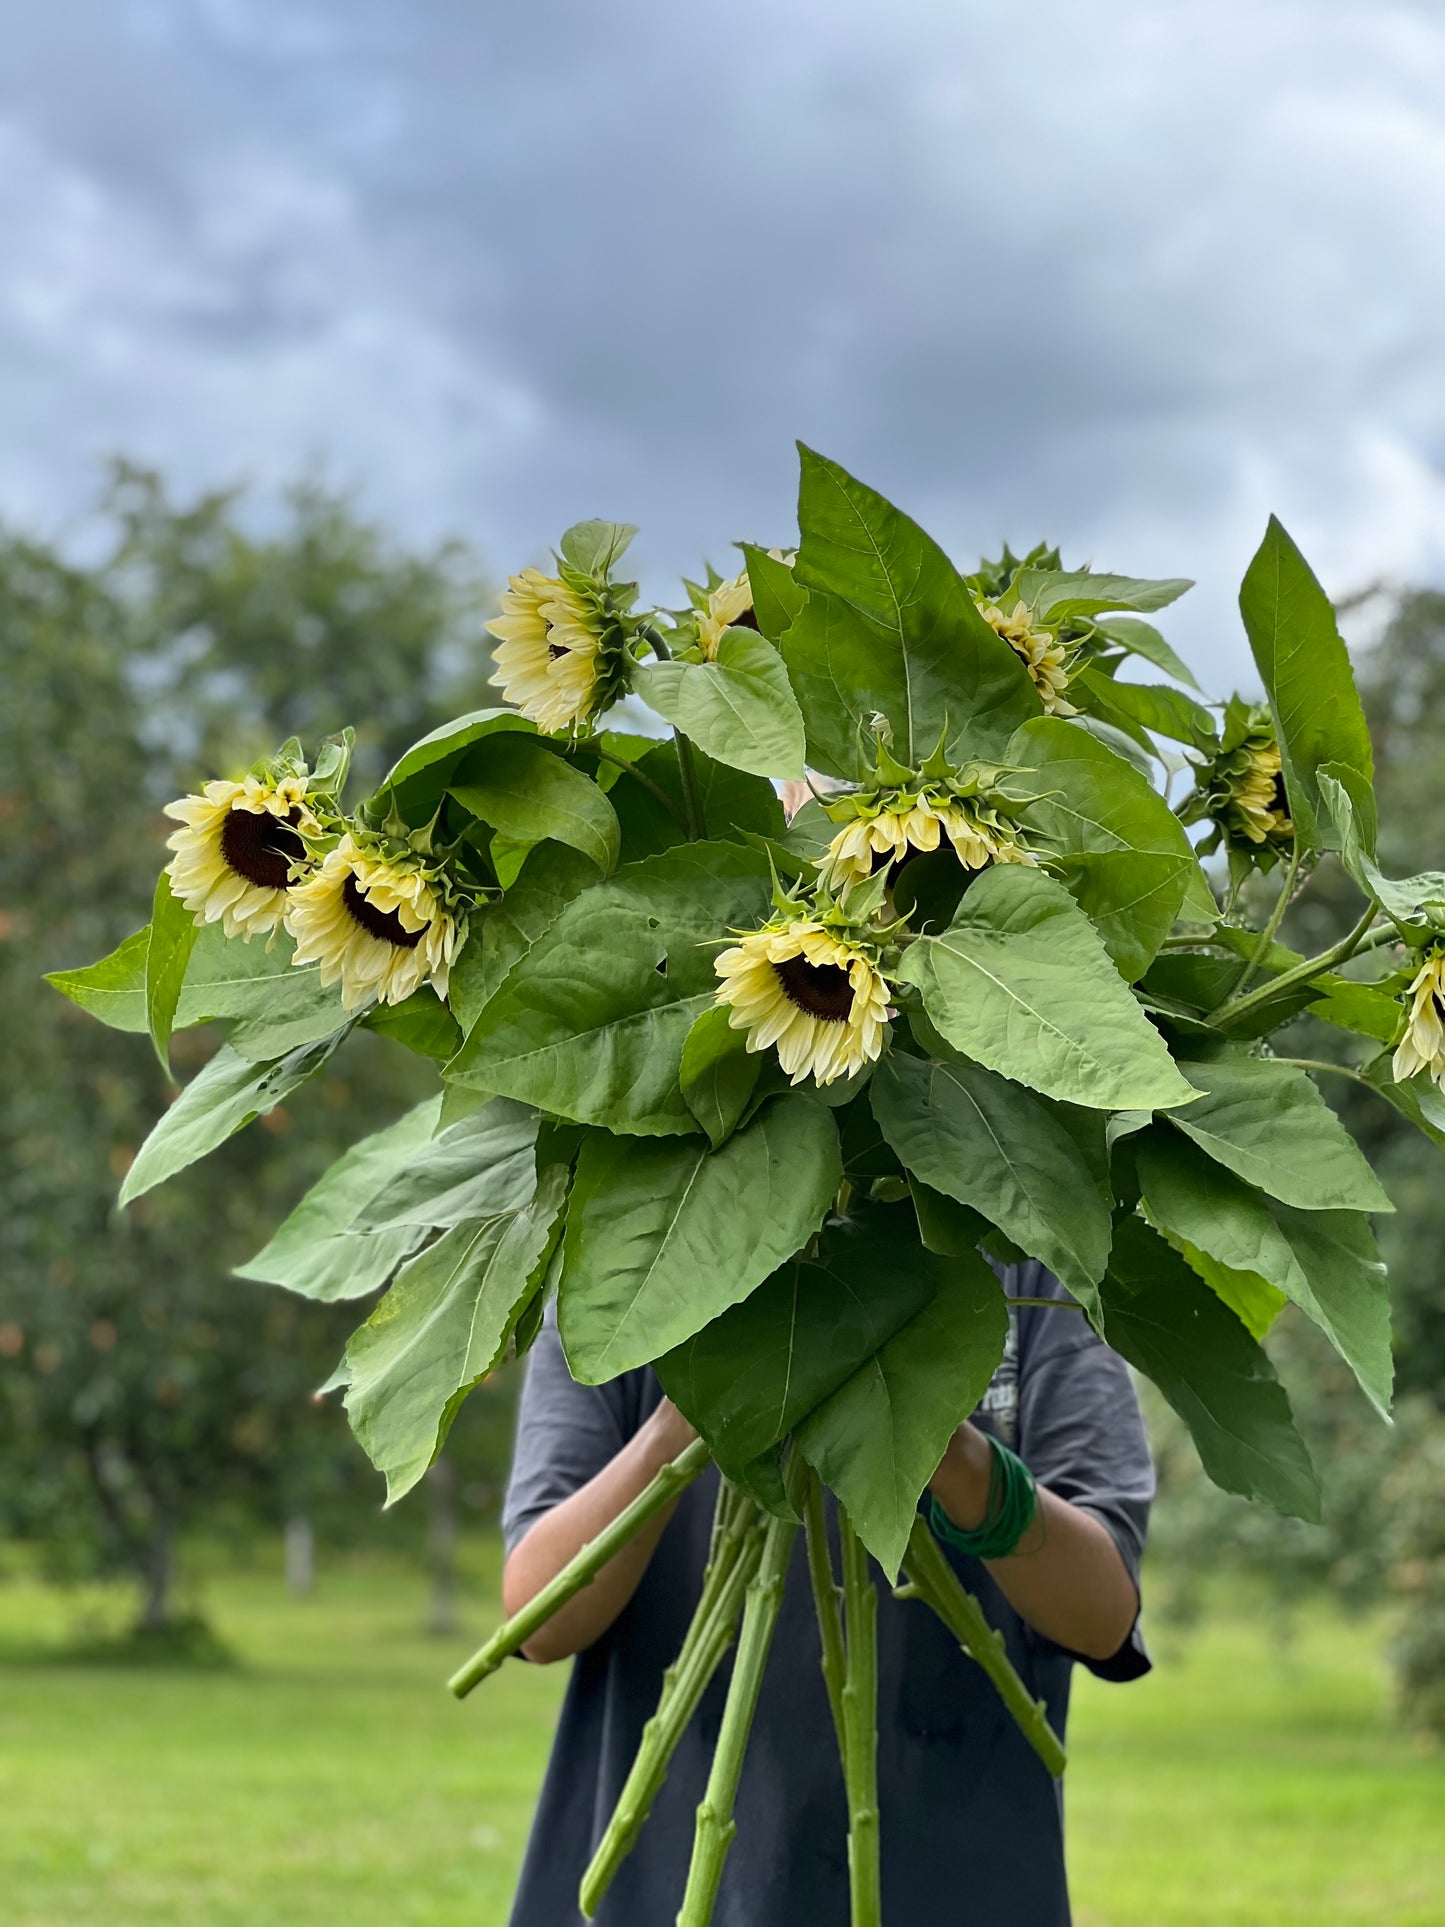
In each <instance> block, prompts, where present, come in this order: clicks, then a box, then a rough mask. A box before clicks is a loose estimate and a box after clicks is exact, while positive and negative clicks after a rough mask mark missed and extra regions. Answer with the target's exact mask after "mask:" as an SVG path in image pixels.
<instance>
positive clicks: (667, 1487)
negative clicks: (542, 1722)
mask: <svg viewBox="0 0 1445 1927" xmlns="http://www.w3.org/2000/svg"><path fill="white" fill-rule="evenodd" d="M707 1462H708V1449H707V1445H706V1444H705V1442H704V1441H703V1440H702V1439H694V1440H693V1442H692V1444H691V1445H690V1446H688V1448H687V1450H686V1451H685V1452H683V1453H680V1454H679V1455H678V1457H677V1458H675V1459H674V1460H673V1461H672V1463H671V1464H670V1465H665V1466H663V1468H662V1470H661V1471H660V1472H659V1473H658V1475H657V1477H656V1478H655V1479H654V1480H653V1481H652V1483H651V1484H650V1485H647V1486H644V1488H643V1489H642V1491H641V1492H639V1493H638V1495H637V1497H636V1498H635V1499H634V1500H633V1501H632V1504H631V1505H629V1506H627V1507H626V1508H625V1509H624V1510H623V1511H621V1512H619V1513H618V1515H617V1517H616V1518H615V1519H614V1520H613V1521H612V1523H611V1525H610V1526H608V1527H606V1529H605V1530H604V1531H602V1532H599V1533H598V1535H597V1537H596V1538H595V1539H589V1540H588V1542H587V1544H586V1545H585V1546H583V1547H582V1549H581V1551H580V1552H578V1553H577V1555H576V1556H575V1558H573V1559H572V1560H571V1561H570V1562H569V1563H568V1564H567V1565H565V1566H564V1567H563V1568H562V1570H561V1571H560V1572H559V1573H558V1574H557V1576H556V1578H555V1579H553V1580H550V1581H549V1582H548V1583H547V1584H546V1585H545V1586H543V1588H542V1590H541V1591H540V1592H539V1593H538V1594H537V1596H536V1598H535V1599H533V1600H532V1601H531V1602H530V1603H529V1604H528V1605H525V1606H524V1607H523V1608H522V1610H521V1611H520V1612H519V1613H514V1614H513V1616H512V1617H511V1618H510V1619H509V1620H508V1621H507V1623H506V1624H505V1625H504V1626H499V1627H498V1628H497V1630H496V1632H494V1633H493V1634H492V1636H491V1638H490V1639H489V1640H488V1641H487V1643H486V1645H485V1646H483V1647H481V1648H480V1649H479V1650H478V1651H477V1652H475V1653H473V1655H472V1657H471V1658H470V1659H469V1660H468V1661H467V1663H466V1665H465V1666H463V1667H461V1668H460V1669H459V1671H457V1672H455V1673H453V1675H452V1677H451V1678H450V1679H449V1680H448V1681H447V1685H448V1686H449V1687H450V1689H451V1691H452V1692H453V1693H455V1694H456V1696H457V1698H458V1699H465V1698H466V1696H467V1694H468V1693H470V1692H471V1690H472V1688H473V1687H474V1686H476V1685H477V1684H478V1683H479V1682H480V1681H482V1680H484V1679H485V1678H486V1677H487V1675H488V1674H489V1673H495V1672H496V1670H497V1668H498V1667H499V1666H500V1665H501V1664H502V1662H503V1660H506V1659H510V1658H511V1656H512V1654H513V1653H516V1652H520V1651H521V1649H522V1647H523V1646H525V1645H526V1643H527V1641H528V1640H529V1639H530V1638H531V1637H532V1635H533V1633H535V1632H536V1630H537V1628H538V1627H539V1626H545V1625H546V1623H547V1621H548V1620H549V1619H550V1618H551V1617H552V1615H553V1613H555V1612H559V1611H560V1610H561V1608H562V1607H563V1606H565V1605H566V1604H567V1601H568V1600H569V1599H574V1598H575V1597H576V1596H577V1594H578V1593H579V1592H581V1590H582V1588H583V1587H584V1586H586V1585H590V1584H591V1582H592V1580H594V1579H595V1578H596V1577H597V1574H598V1573H599V1572H601V1570H602V1568H603V1567H604V1566H605V1565H606V1564H607V1562H608V1560H609V1559H611V1558H612V1557H613V1556H614V1555H615V1554H616V1553H617V1552H619V1551H620V1550H621V1549H622V1547H623V1546H625V1545H626V1544H627V1541H628V1540H629V1539H630V1538H631V1537H632V1536H633V1534H634V1533H636V1532H640V1531H641V1530H642V1528H643V1526H645V1525H646V1524H647V1521H648V1520H649V1519H650V1518H651V1517H652V1515H653V1514H654V1513H655V1512H659V1511H660V1510H661V1509H662V1507H663V1506H665V1505H666V1504H667V1503H668V1501H669V1500H670V1499H675V1498H676V1497H677V1495H678V1493H679V1492H681V1491H682V1490H683V1489H684V1488H685V1487H686V1486H689V1485H691V1484H692V1482H693V1480H694V1479H695V1478H696V1477H697V1475H698V1474H699V1473H700V1472H701V1471H702V1469H703V1467H704V1466H705V1465H706V1464H707Z"/></svg>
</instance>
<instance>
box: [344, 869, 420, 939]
mask: <svg viewBox="0 0 1445 1927" xmlns="http://www.w3.org/2000/svg"><path fill="white" fill-rule="evenodd" d="M341 901H342V902H343V903H344V904H345V905H346V907H347V909H348V910H349V911H350V912H351V915H352V918H353V919H354V921H355V922H357V923H359V924H360V925H361V927H362V929H363V930H364V931H365V932H366V934H367V936H368V937H376V938H377V939H379V941H380V942H382V943H394V944H395V945H396V947H397V949H398V950H415V949H416V947H417V945H418V944H419V943H420V942H421V940H422V936H423V932H422V931H420V930H407V929H404V928H403V927H402V921H401V918H400V917H399V916H398V915H397V914H396V912H395V910H378V909H377V907H376V905H375V904H374V903H371V902H369V901H368V900H367V898H366V897H364V896H363V895H362V893H361V886H360V884H359V883H358V882H357V881H356V878H355V877H354V876H348V877H347V879H346V881H345V883H343V884H342V886H341Z"/></svg>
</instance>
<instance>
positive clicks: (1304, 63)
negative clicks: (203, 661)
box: [0, 0, 1445, 685]
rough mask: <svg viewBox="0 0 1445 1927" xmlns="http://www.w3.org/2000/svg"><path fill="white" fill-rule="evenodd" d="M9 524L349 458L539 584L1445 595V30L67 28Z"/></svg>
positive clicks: (463, 8) (661, 18) (9, 309)
mask: <svg viewBox="0 0 1445 1927" xmlns="http://www.w3.org/2000/svg"><path fill="white" fill-rule="evenodd" d="M0 222H3V232H4V247H3V250H0V263H3V266H0V417H3V431H4V432H3V434H0V513H5V514H8V515H10V516H11V517H16V518H20V519H21V520H23V521H25V522H27V523H29V524H32V525H38V526H41V527H44V528H49V529H54V528H58V527H61V526H64V525H67V524H68V523H70V522H71V521H72V520H73V518H74V517H75V516H76V515H77V514H78V513H79V511H80V510H81V508H82V507H83V505H84V503H85V502H86V500H87V499H88V498H89V496H90V495H91V494H92V492H93V489H94V485H95V480H96V476H97V472H98V463H99V460H100V458H101V457H103V456H104V455H105V454H106V453H107V452H110V451H115V450H123V451H125V452H127V453H129V454H132V455H135V456H138V457H141V458H144V459H149V460H153V461H156V462H158V463H160V464H162V465H163V466H164V467H165V468H166V469H167V470H168V471H169V473H170V474H171V475H172V476H173V477H174V478H175V479H176V481H177V482H178V483H179V484H181V485H183V486H186V487H190V486H196V485H201V484H204V483H210V482H215V481H219V480H224V479H229V478H231V477H234V476H237V475H239V474H245V475H249V476H251V477H252V478H254V479H255V480H256V481H257V482H258V483H260V484H261V485H262V486H263V487H270V486H273V485H274V484H275V483H277V482H278V481H280V480H283V479H285V478H286V477H288V476H291V475H294V474H295V473H297V471H298V470H299V469H301V468H303V467H304V466H306V465H307V464H318V463H320V464H324V465H325V467H326V469H327V472H329V473H330V474H331V475H332V476H333V477H334V478H336V479H338V480H341V481H345V482H347V483H348V484H352V485H354V486H355V487H356V488H357V490H358V492H359V493H360V495H361V497H362V500H363V501H364V503H365V504H366V505H367V506H368V507H369V508H370V509H371V510H373V511H375V512H376V513H378V514H381V515H383V516H385V517H386V518H387V519H389V520H390V521H391V522H392V523H394V524H395V525H396V526H398V527H399V528H400V529H401V530H402V531H404V532H405V533H406V534H407V535H409V536H413V537H430V536H433V535H438V534H442V533H451V532H461V533H463V534H465V535H467V536H469V537H470V538H471V539H472V540H473V541H474V542H475V543H476V544H477V545H478V547H479V548H480V550H481V552H482V554H483V557H484V559H485V560H486V561H488V562H489V563H490V564H491V565H492V566H493V567H494V568H496V569H505V568H509V567H516V566H520V564H521V563H522V562H523V561H526V560H531V559H536V558H537V556H538V554H539V552H541V551H542V550H543V549H544V548H545V546H546V545H547V543H548V542H549V541H551V540H553V539H554V538H555V536H556V534H557V533H559V532H560V530H561V529H562V527H563V526H565V524H566V523H568V522H569V521H571V520H574V519H576V518H577V517H579V516H581V515H588V514H599V513H600V514H606V515H613V516H616V517H618V518H622V519H628V520H633V521H637V522H640V523H642V525H643V528H644V536H643V540H642V543H641V544H640V559H641V562H642V565H643V568H644V571H645V573H646V578H647V581H648V583H649V586H651V587H652V588H653V589H654V591H655V592H657V593H659V594H663V595H665V594H667V593H668V592H669V589H670V584H671V579H672V578H673V577H675V576H676V574H677V573H679V572H681V571H682V570H684V569H691V568H692V567H693V566H694V565H695V563H696V561H697V559H698V558H699V556H700V555H702V554H704V553H706V554H710V555H711V556H712V557H713V558H714V560H716V561H719V562H725V561H726V559H727V546H726V545H727V543H728V542H729V541H730V540H731V539H733V538H735V537H739V536H746V537H757V538H761V539H763V540H766V541H776V540H780V539H785V538H786V537H787V536H788V534H789V532H790V528H791V502H792V495H793V486H794V484H793V453H792V440H793V438H794V437H795V436H801V437H802V438H803V439H805V440H807V441H809V442H811V443H813V444H814V445H815V446H817V447H819V448H821V449H823V450H824V451H825V452H826V453H828V454H830V455H833V456H835V457H837V458H838V459H839V460H841V461H843V462H845V463H846V464H847V465H848V466H849V467H851V468H852V469H854V470H855V471H856V472H858V473H860V474H861V475H862V476H863V477H864V478H865V479H867V480H869V481H871V482H873V483H874V484H875V485H877V486H878V487H880V488H882V489H884V490H885V491H886V492H888V493H889V494H891V495H893V497H894V498H895V499H896V500H898V501H899V502H900V503H902V504H903V505H904V506H906V507H907V508H909V509H910V510H911V511H912V512H913V513H914V514H915V515H917V516H918V518H919V519H920V520H922V521H923V522H924V523H925V524H926V525H927V526H928V527H930V528H931V529H932V531H933V532H934V533H935V534H937V535H938V536H939V537H940V539H941V540H943V541H944V542H945V544H946V545H947V546H948V547H950V548H951V549H952V550H953V552H954V553H955V554H957V555H958V556H960V557H962V558H971V557H972V556H974V555H976V554H977V553H978V552H979V550H980V548H985V549H987V548H992V547H994V546H995V545H996V544H997V542H998V540H999V539H1000V537H1002V536H1004V535H1008V536H1009V537H1010V538H1011V539H1012V540H1013V542H1014V543H1015V544H1016V545H1018V544H1023V543H1027V542H1029V541H1031V540H1032V539H1034V537H1035V535H1036V534H1038V533H1044V532H1047V533H1048V535H1049V536H1050V537H1051V538H1052V539H1054V540H1058V541H1061V542H1063V543H1064V544H1065V548H1066V553H1067V554H1068V555H1070V556H1072V557H1073V558H1075V559H1083V558H1086V557H1089V558H1092V559H1094V560H1095V561H1096V562H1097V563H1098V564H1100V565H1104V566H1109V567H1113V568H1116V569H1125V570H1131V571H1134V572H1139V573H1158V574H1189V575H1195V576H1197V577H1198V578H1199V582H1200V587H1199V588H1198V589H1197V590H1196V591H1195V592H1194V594H1193V596H1191V597H1190V598H1189V600H1188V602H1187V603H1186V604H1184V605H1181V609H1180V611H1179V613H1178V615H1177V617H1176V618H1174V619H1173V621H1172V624H1171V628H1172V633H1173V634H1174V635H1175V636H1176V638H1177V639H1179V640H1181V641H1182V642H1184V644H1185V645H1186V647H1188V648H1190V649H1191V650H1192V651H1193V652H1194V653H1195V654H1196V656H1197V657H1198V658H1199V659H1200V660H1202V661H1203V662H1204V663H1206V664H1207V665H1208V668H1209V673H1210V674H1211V676H1212V679H1213V680H1214V681H1215V683H1216V685H1222V684H1223V683H1224V682H1225V681H1226V680H1227V679H1228V678H1229V677H1231V676H1233V675H1236V674H1239V673H1242V663H1243V646H1242V642H1241V640H1240V638H1239V632H1238V619H1237V616H1236V614H1235V612H1234V601H1233V595H1234V588H1235V586H1236V585H1237V582H1238V578H1239V575H1240V573H1241V571H1242V568H1243V566H1244V563H1245V562H1246V561H1247V559H1248V556H1249V553H1250V551H1251V549H1252V548H1253V546H1254V543H1255V542H1256V541H1257V539H1258V536H1259V534H1260V532H1261V530H1262V527H1263V523H1264V519H1265V516H1266V514H1267V512H1268V511H1269V510H1270V509H1271V508H1273V509H1275V510H1277V511H1278V512H1279V513H1280V514H1281V515H1282V516H1283V517H1284V519H1285V521H1286V522H1287V523H1288V524H1289V526H1290V527H1291V529H1292V530H1293V532H1294V533H1295V535H1296V537H1297V538H1298V539H1299V540H1300V541H1301V542H1302V544H1303V545H1304V546H1305V548H1306V551H1307V553H1309V554H1310V555H1311V556H1312V557H1313V558H1314V560H1315V562H1316V565H1317V567H1318V568H1319V570H1320V572H1321V574H1322V575H1323V576H1324V578H1325V580H1326V583H1327V585H1328V586H1330V587H1331V588H1332V589H1338V588H1343V587H1346V586H1350V585H1353V584H1356V583H1358V582H1360V581H1361V580H1363V579H1365V578H1368V577H1371V576H1373V575H1375V574H1377V573H1381V572H1385V573H1388V574H1392V575H1397V576H1400V577H1404V578H1426V577H1429V578H1433V579H1439V578H1441V577H1442V575H1445V485H1442V470H1445V8H1442V6H1441V5H1440V4H1438V0H1437V3H1436V4H1428V3H1426V4H1417V5H1393V6H1392V5H1388V4H1380V0H1207V3H1206V0H1144V3H1141V4H1130V3H1128V0H1102V3H1101V4H1099V5H1095V6H1091V7H1080V6H1077V5H1070V4H1062V0H1045V3H1044V4H1035V5H1028V4H1020V3H1019V0H1013V4H1004V0H971V3H970V4H966V5H958V4H950V3H949V0H890V4H889V5H887V6H884V7H880V6H878V5H877V4H876V0H867V4H865V3H864V0H782V3H781V4H779V0H773V4H769V5H765V4H760V3H758V4H729V3H728V0H723V3H722V4H714V5H711V6H706V7H704V6H700V5H691V4H687V0H683V4H677V3H676V0H674V3H673V4H670V5H669V4H667V3H666V0H601V3H600V4H599V0H58V4H55V5H52V6H50V7H46V8H37V7H30V8H25V9H14V10H12V11H11V13H10V15H9V18H8V20H7V46H6V59H5V62H4V64H3V70H0Z"/></svg>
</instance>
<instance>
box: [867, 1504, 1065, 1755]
mask: <svg viewBox="0 0 1445 1927" xmlns="http://www.w3.org/2000/svg"><path fill="white" fill-rule="evenodd" d="M903 1565H904V1569H905V1570H906V1572H907V1574H908V1577H909V1579H910V1580H911V1581H912V1584H911V1585H909V1586H905V1587H903V1588H902V1589H901V1591H900V1594H899V1596H900V1597H901V1598H904V1599H921V1600H922V1601H923V1603H924V1604H925V1605H926V1606H930V1607H932V1609H933V1611H934V1612H936V1613H937V1614H938V1616H939V1618H940V1619H941V1620H942V1621H943V1623H944V1625H945V1626H947V1628H948V1630H949V1631H950V1632H951V1633H952V1634H953V1636H954V1638H955V1639H956V1640H957V1641H958V1643H959V1645H960V1646H962V1648H963V1650H964V1651H965V1652H966V1653H967V1654H968V1656H969V1658H970V1659H976V1660H977V1661H978V1663H979V1665H980V1666H981V1667H982V1668H983V1670H984V1671H985V1672H986V1673H987V1674H988V1676H989V1678H990V1679H991V1680H992V1681H993V1683H994V1685H995V1686H996V1687H997V1688H998V1692H999V1696H1000V1698H1001V1699H1002V1700H1003V1703H1004V1705H1005V1706H1006V1707H1007V1708H1008V1710H1009V1712H1010V1713H1012V1714H1013V1716H1014V1719H1015V1720H1016V1721H1017V1722H1018V1724H1019V1727H1020V1728H1021V1730H1022V1732H1023V1735H1024V1738H1025V1739H1026V1740H1027V1741H1028V1743H1029V1745H1030V1746H1031V1747H1032V1748H1033V1749H1034V1751H1035V1753H1037V1754H1038V1756H1039V1758H1040V1759H1041V1760H1042V1761H1043V1763H1044V1765H1045V1766H1046V1767H1047V1768H1048V1770H1049V1772H1050V1773H1051V1774H1052V1775H1053V1776H1054V1778H1055V1779H1058V1777H1059V1775H1060V1774H1061V1773H1062V1772H1063V1770H1064V1767H1065V1764H1066V1756H1065V1753H1064V1749H1063V1747H1062V1746H1061V1745H1060V1744H1059V1737H1058V1735H1057V1734H1056V1733H1055V1732H1054V1729H1053V1728H1052V1727H1051V1726H1050V1725H1049V1721H1048V1714H1047V1712H1046V1711H1045V1708H1044V1703H1043V1701H1042V1700H1036V1699H1031V1698H1030V1697H1029V1689H1028V1688H1027V1687H1026V1686H1025V1685H1024V1683H1023V1681H1022V1680H1021V1679H1020V1678H1019V1676H1018V1674H1017V1673H1016V1672H1015V1671H1014V1668H1013V1663H1012V1661H1011V1660H1010V1659H1009V1656H1008V1649H1007V1647H1006V1646H1005V1644H1004V1636H1003V1634H1002V1633H1001V1632H1000V1631H999V1630H998V1628H997V1627H996V1626H990V1625H989V1623H988V1620H987V1618H986V1617H985V1616H984V1610H983V1607H982V1606H980V1605H979V1603H978V1601H977V1600H976V1599H975V1598H974V1596H973V1594H972V1593H971V1592H968V1591H967V1590H966V1589H965V1588H964V1586H963V1585H962V1583H961V1582H960V1580H959V1577H958V1574H957V1573H956V1572H955V1571H954V1570H953V1567H952V1566H951V1565H949V1563H948V1560H947V1558H946V1557H945V1556H944V1553H943V1549H942V1547H941V1546H940V1545H939V1543H938V1541H937V1540H936V1539H935V1538H934V1536H933V1534H932V1532H931V1531H930V1530H929V1527H928V1522H927V1520H925V1519H924V1518H923V1517H922V1516H921V1515H920V1516H919V1517H918V1518H916V1519H915V1520H914V1521H913V1531H912V1533H911V1534H910V1535H909V1540H908V1550H907V1552H906V1553H904V1555H903Z"/></svg>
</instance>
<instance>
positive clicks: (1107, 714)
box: [1069, 669, 1219, 750]
mask: <svg viewBox="0 0 1445 1927" xmlns="http://www.w3.org/2000/svg"><path fill="white" fill-rule="evenodd" d="M1069 699H1070V701H1071V702H1075V703H1077V704H1079V706H1080V707H1081V708H1083V709H1086V710H1087V711H1088V712H1089V714H1090V715H1091V716H1099V717H1101V718H1102V719H1103V720H1104V721H1105V722H1106V723H1112V724H1113V725H1114V727H1115V728H1116V729H1124V730H1128V731H1131V732H1134V731H1138V730H1141V729H1144V730H1149V731H1152V733H1153V734H1154V735H1156V736H1167V737H1168V738H1169V740H1170V741H1171V742H1174V743H1188V744H1189V745H1190V746H1191V747H1192V748H1194V749H1207V750H1212V749H1215V748H1217V747H1218V743H1219V731H1218V728H1217V727H1216V725H1215V721H1214V717H1213V715H1212V714H1211V713H1210V711H1209V710H1207V709H1206V708H1205V707H1204V705H1203V703H1200V702H1196V701H1195V699H1194V698H1193V696H1190V695H1186V694H1185V692H1184V691H1183V690H1182V689H1170V688H1169V687H1168V685H1167V684H1164V683H1143V682H1120V681H1118V679H1117V678H1115V677H1113V676H1107V675H1105V674H1104V672H1103V671H1102V670H1101V669H1077V670H1075V671H1074V673H1073V675H1072V676H1070V678H1069Z"/></svg>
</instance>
